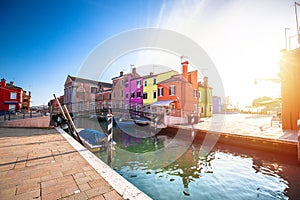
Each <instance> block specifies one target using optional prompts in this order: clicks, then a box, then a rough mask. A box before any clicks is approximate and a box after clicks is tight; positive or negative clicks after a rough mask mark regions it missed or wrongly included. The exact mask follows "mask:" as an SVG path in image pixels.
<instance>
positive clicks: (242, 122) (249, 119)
mask: <svg viewBox="0 0 300 200" xmlns="http://www.w3.org/2000/svg"><path fill="white" fill-rule="evenodd" d="M271 118H272V116H270V115H269V116H263V115H252V114H227V115H224V114H215V115H214V117H213V118H206V119H204V121H203V122H200V123H198V124H195V125H194V126H193V127H194V128H195V129H199V130H208V131H216V132H222V133H230V134H239V135H245V136H254V137H262V138H269V139H276V140H283V141H292V142H297V141H298V131H283V130H282V128H281V126H280V124H272V126H271ZM179 127H183V128H184V127H191V125H188V126H179Z"/></svg>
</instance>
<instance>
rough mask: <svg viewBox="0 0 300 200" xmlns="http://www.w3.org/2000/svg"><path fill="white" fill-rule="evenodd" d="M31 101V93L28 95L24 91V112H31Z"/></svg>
mask: <svg viewBox="0 0 300 200" xmlns="http://www.w3.org/2000/svg"><path fill="white" fill-rule="evenodd" d="M30 99H31V92H28V94H27V92H26V91H25V90H24V91H23V103H22V109H23V110H27V111H30V106H31V103H30Z"/></svg>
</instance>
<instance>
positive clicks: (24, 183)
mask: <svg viewBox="0 0 300 200" xmlns="http://www.w3.org/2000/svg"><path fill="white" fill-rule="evenodd" d="M26 120H27V119H26ZM0 154H1V160H0V196H1V199H51V200H52V199H65V198H66V199H93V198H95V199H149V197H148V196H146V195H145V194H144V193H142V192H141V191H140V190H138V189H137V188H136V187H134V186H133V185H132V184H130V183H129V182H128V181H126V180H125V179H124V178H123V177H121V176H120V175H119V174H117V173H116V172H115V171H113V170H112V169H111V168H110V167H109V166H107V165H106V164H105V163H103V162H102V161H101V160H100V159H98V158H97V157H95V156H94V155H93V154H92V153H91V152H90V151H88V150H87V149H86V148H84V147H83V146H81V145H80V144H79V143H78V142H77V141H76V140H74V139H73V138H72V137H71V136H70V135H68V134H67V133H65V132H63V131H62V130H61V129H57V130H56V129H54V128H49V129H44V128H42V129H41V128H28V127H27V128H7V127H1V128H0Z"/></svg>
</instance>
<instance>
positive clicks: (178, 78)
mask: <svg viewBox="0 0 300 200" xmlns="http://www.w3.org/2000/svg"><path fill="white" fill-rule="evenodd" d="M169 82H183V83H190V82H188V81H187V80H185V79H184V78H182V77H181V76H180V75H179V74H177V75H174V76H171V78H168V79H166V80H164V81H161V82H159V84H163V83H169Z"/></svg>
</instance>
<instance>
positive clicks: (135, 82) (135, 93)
mask: <svg viewBox="0 0 300 200" xmlns="http://www.w3.org/2000/svg"><path fill="white" fill-rule="evenodd" d="M129 106H130V110H135V111H141V109H142V107H143V78H142V77H139V78H135V79H131V81H130V99H129Z"/></svg>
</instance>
